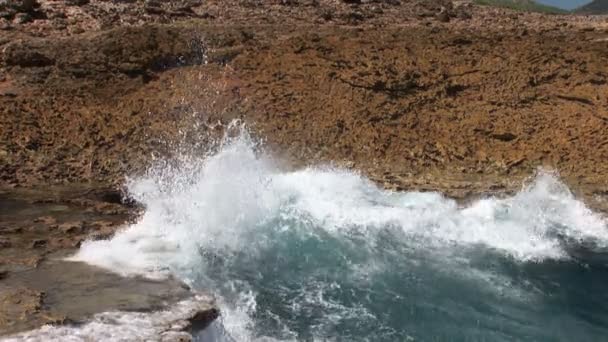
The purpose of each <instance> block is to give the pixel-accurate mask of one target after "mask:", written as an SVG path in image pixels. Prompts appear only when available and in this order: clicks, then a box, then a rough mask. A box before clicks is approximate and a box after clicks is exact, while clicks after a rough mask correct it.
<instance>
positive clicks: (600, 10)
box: [576, 0, 608, 14]
mask: <svg viewBox="0 0 608 342" xmlns="http://www.w3.org/2000/svg"><path fill="white" fill-rule="evenodd" d="M576 13H586V14H608V0H594V1H593V2H591V3H590V4H587V5H585V6H582V7H580V8H578V9H577V10H576Z"/></svg>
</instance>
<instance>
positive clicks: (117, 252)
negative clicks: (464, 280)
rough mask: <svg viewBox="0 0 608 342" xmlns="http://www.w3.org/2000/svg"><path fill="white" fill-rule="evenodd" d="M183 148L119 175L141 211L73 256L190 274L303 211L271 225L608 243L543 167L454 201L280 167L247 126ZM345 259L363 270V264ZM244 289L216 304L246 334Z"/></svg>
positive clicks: (414, 244)
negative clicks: (512, 187) (498, 189)
mask: <svg viewBox="0 0 608 342" xmlns="http://www.w3.org/2000/svg"><path fill="white" fill-rule="evenodd" d="M185 160H186V163H182V165H181V166H180V165H177V166H171V167H168V166H167V165H165V167H162V168H155V169H152V170H151V172H150V173H149V174H148V176H147V177H143V178H138V179H133V180H131V181H129V190H130V193H131V195H132V196H133V197H134V198H135V199H136V200H138V201H140V202H141V203H143V204H144V205H145V207H146V210H145V213H144V214H143V216H142V217H141V219H140V220H139V221H138V222H137V223H135V224H133V225H131V226H128V227H125V229H124V230H122V231H120V232H119V233H117V234H116V236H115V237H114V238H112V239H111V240H107V241H90V242H86V243H84V244H83V246H82V247H81V249H80V251H79V252H78V253H77V254H76V255H75V256H74V257H73V259H75V260H81V261H86V262H88V263H91V264H94V265H98V266H102V267H105V268H108V269H111V270H113V271H116V272H120V273H123V274H145V275H148V276H162V275H163V274H165V273H166V272H174V273H176V274H178V275H180V276H181V277H182V278H183V279H184V280H185V281H188V282H190V283H193V282H195V281H196V279H201V277H203V278H212V277H213V275H208V274H205V272H206V270H205V269H204V268H203V267H202V265H203V262H202V258H203V257H204V255H205V254H214V253H215V254H218V255H231V254H235V253H245V254H247V253H250V254H252V255H253V254H255V253H256V252H257V251H258V250H260V249H261V248H262V247H263V246H267V245H268V244H272V243H273V241H268V240H267V239H268V238H269V237H268V236H263V235H259V236H258V238H256V235H255V232H256V229H259V227H261V226H264V225H268V223H269V222H272V221H273V220H276V219H282V220H283V222H292V223H293V222H300V223H301V224H284V225H283V226H281V227H279V228H277V229H278V230H280V231H289V230H299V231H298V232H299V233H300V234H313V235H314V234H316V232H315V231H314V230H313V229H312V228H311V229H310V230H307V227H315V229H318V228H321V229H322V230H323V232H324V233H325V234H329V235H330V236H337V237H339V236H340V235H341V234H349V233H351V232H356V233H357V234H363V236H367V237H369V240H370V244H371V243H373V240H374V239H373V237H374V235H375V234H377V233H378V232H380V231H382V230H383V229H386V228H387V227H390V228H391V229H392V230H393V231H396V232H397V233H398V236H399V239H401V240H402V242H403V244H405V245H407V246H409V247H408V248H411V249H415V250H416V249H419V250H424V251H425V252H429V253H431V254H435V255H436V256H437V257H439V256H441V255H443V256H449V255H450V253H451V251H458V250H461V249H463V248H479V247H482V248H485V249H488V250H492V251H494V252H496V253H500V254H502V255H505V256H507V257H509V258H512V259H513V260H517V261H518V262H530V261H533V262H538V261H542V260H546V259H560V258H567V257H568V253H567V251H566V249H565V248H564V241H565V240H570V241H575V242H579V243H580V242H584V243H592V244H595V245H597V246H600V247H605V246H606V245H607V244H608V229H607V226H606V221H605V220H604V219H603V218H602V217H601V216H600V215H598V214H596V213H593V212H592V211H591V210H589V209H588V208H586V207H585V205H584V204H583V203H582V202H580V201H579V200H577V199H576V198H575V197H574V196H573V195H572V194H571V193H570V191H569V190H568V189H567V188H566V187H565V186H564V185H563V184H562V183H560V182H559V180H558V179H557V178H556V177H554V176H553V175H551V174H549V173H543V174H540V175H539V176H538V177H537V178H536V179H535V180H534V181H533V182H531V183H530V184H529V185H527V186H525V187H524V188H522V190H521V191H520V192H519V193H517V194H516V195H514V196H511V197H507V198H494V197H490V198H486V199H482V200H478V201H476V202H473V203H471V204H469V205H467V206H466V207H459V206H458V204H457V203H456V202H455V201H453V200H451V199H448V198H445V197H443V196H442V195H440V194H437V193H420V192H391V191H386V190H383V189H380V188H378V187H377V186H376V185H375V184H373V183H372V182H371V181H369V180H367V179H365V178H364V177H362V176H360V175H359V174H357V173H354V172H351V171H347V170H340V169H334V168H307V169H303V170H299V171H295V172H284V171H281V170H280V169H279V168H276V167H274V166H273V164H272V162H271V161H270V160H269V159H268V158H265V157H264V156H263V155H262V156H261V155H260V154H259V153H256V149H255V146H253V143H252V141H251V139H250V138H249V137H248V136H247V135H246V134H241V135H239V136H238V137H235V138H232V139H229V140H228V141H226V143H225V144H224V145H223V146H222V147H221V148H220V149H219V151H218V152H217V153H216V154H213V155H210V156H206V157H205V158H200V159H197V158H187V159H185ZM368 262H369V264H370V265H373V267H374V268H380V269H381V268H382V266H381V265H378V264H377V261H368ZM412 262H415V261H412ZM370 267H371V266H370ZM353 270H354V272H358V273H357V274H359V275H362V274H365V273H366V271H365V270H363V269H362V265H353ZM492 281H494V280H492ZM245 294H246V293H245ZM307 295H311V294H307ZM254 297H255V296H249V297H248V296H246V295H244V294H243V292H241V294H240V299H238V300H237V301H240V302H241V303H240V304H234V303H235V301H233V305H232V306H230V305H228V306H226V307H225V308H224V313H225V315H224V316H225V317H224V318H223V319H224V326H225V327H226V328H227V329H228V331H229V332H230V333H231V334H232V335H233V336H237V337H238V340H247V339H249V338H246V337H244V336H247V334H248V333H249V331H250V330H251V329H252V327H251V325H252V324H253V323H252V322H251V320H250V318H249V317H250V314H251V312H253V311H255V298H254ZM247 298H249V299H247ZM306 298H308V297H306ZM246 299H247V300H246ZM325 304H327V305H329V304H328V303H325ZM351 309H352V308H351Z"/></svg>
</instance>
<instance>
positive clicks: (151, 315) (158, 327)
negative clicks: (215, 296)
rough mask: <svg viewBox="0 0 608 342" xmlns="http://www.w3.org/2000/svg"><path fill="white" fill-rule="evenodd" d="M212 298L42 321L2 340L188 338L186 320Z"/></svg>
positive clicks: (68, 341) (75, 341) (67, 341)
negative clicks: (69, 321) (68, 321)
mask: <svg viewBox="0 0 608 342" xmlns="http://www.w3.org/2000/svg"><path fill="white" fill-rule="evenodd" d="M211 303H212V300H211V299H210V298H208V297H206V296H203V295H198V296H195V297H192V298H190V299H186V300H183V301H181V302H178V303H176V304H175V305H173V306H171V307H169V308H168V309H167V310H163V311H157V312H148V313H144V312H123V311H116V312H104V313H100V314H96V315H95V316H93V317H92V318H91V319H90V320H89V321H88V322H86V323H84V324H81V325H65V326H53V325H45V326H43V327H41V328H39V329H35V330H32V331H28V332H24V333H20V334H16V335H12V336H8V337H6V338H3V339H1V340H2V341H3V342H17V341H20V342H23V341H28V342H50V341H57V342H59V341H61V342H80V341H83V342H84V341H182V340H183V341H186V340H189V338H192V336H191V335H190V333H188V330H189V324H190V323H189V322H188V320H189V319H190V318H192V317H194V316H195V314H196V313H197V312H200V311H202V310H208V309H209V308H210V307H211Z"/></svg>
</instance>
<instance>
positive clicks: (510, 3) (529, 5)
mask: <svg viewBox="0 0 608 342" xmlns="http://www.w3.org/2000/svg"><path fill="white" fill-rule="evenodd" d="M596 1H599V2H604V3H605V2H606V1H607V0H596ZM475 3H477V4H479V5H486V6H497V7H504V8H511V9H514V10H519V11H526V12H541V13H553V14H561V13H568V11H566V10H563V9H560V8H557V7H553V6H547V5H543V4H539V3H537V2H535V1H533V0H475Z"/></svg>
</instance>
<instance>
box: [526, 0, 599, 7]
mask: <svg viewBox="0 0 608 342" xmlns="http://www.w3.org/2000/svg"><path fill="white" fill-rule="evenodd" d="M536 2H539V3H541V4H545V5H551V6H555V7H560V8H565V9H573V8H577V7H579V6H582V5H584V4H586V3H589V2H591V0H536Z"/></svg>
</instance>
